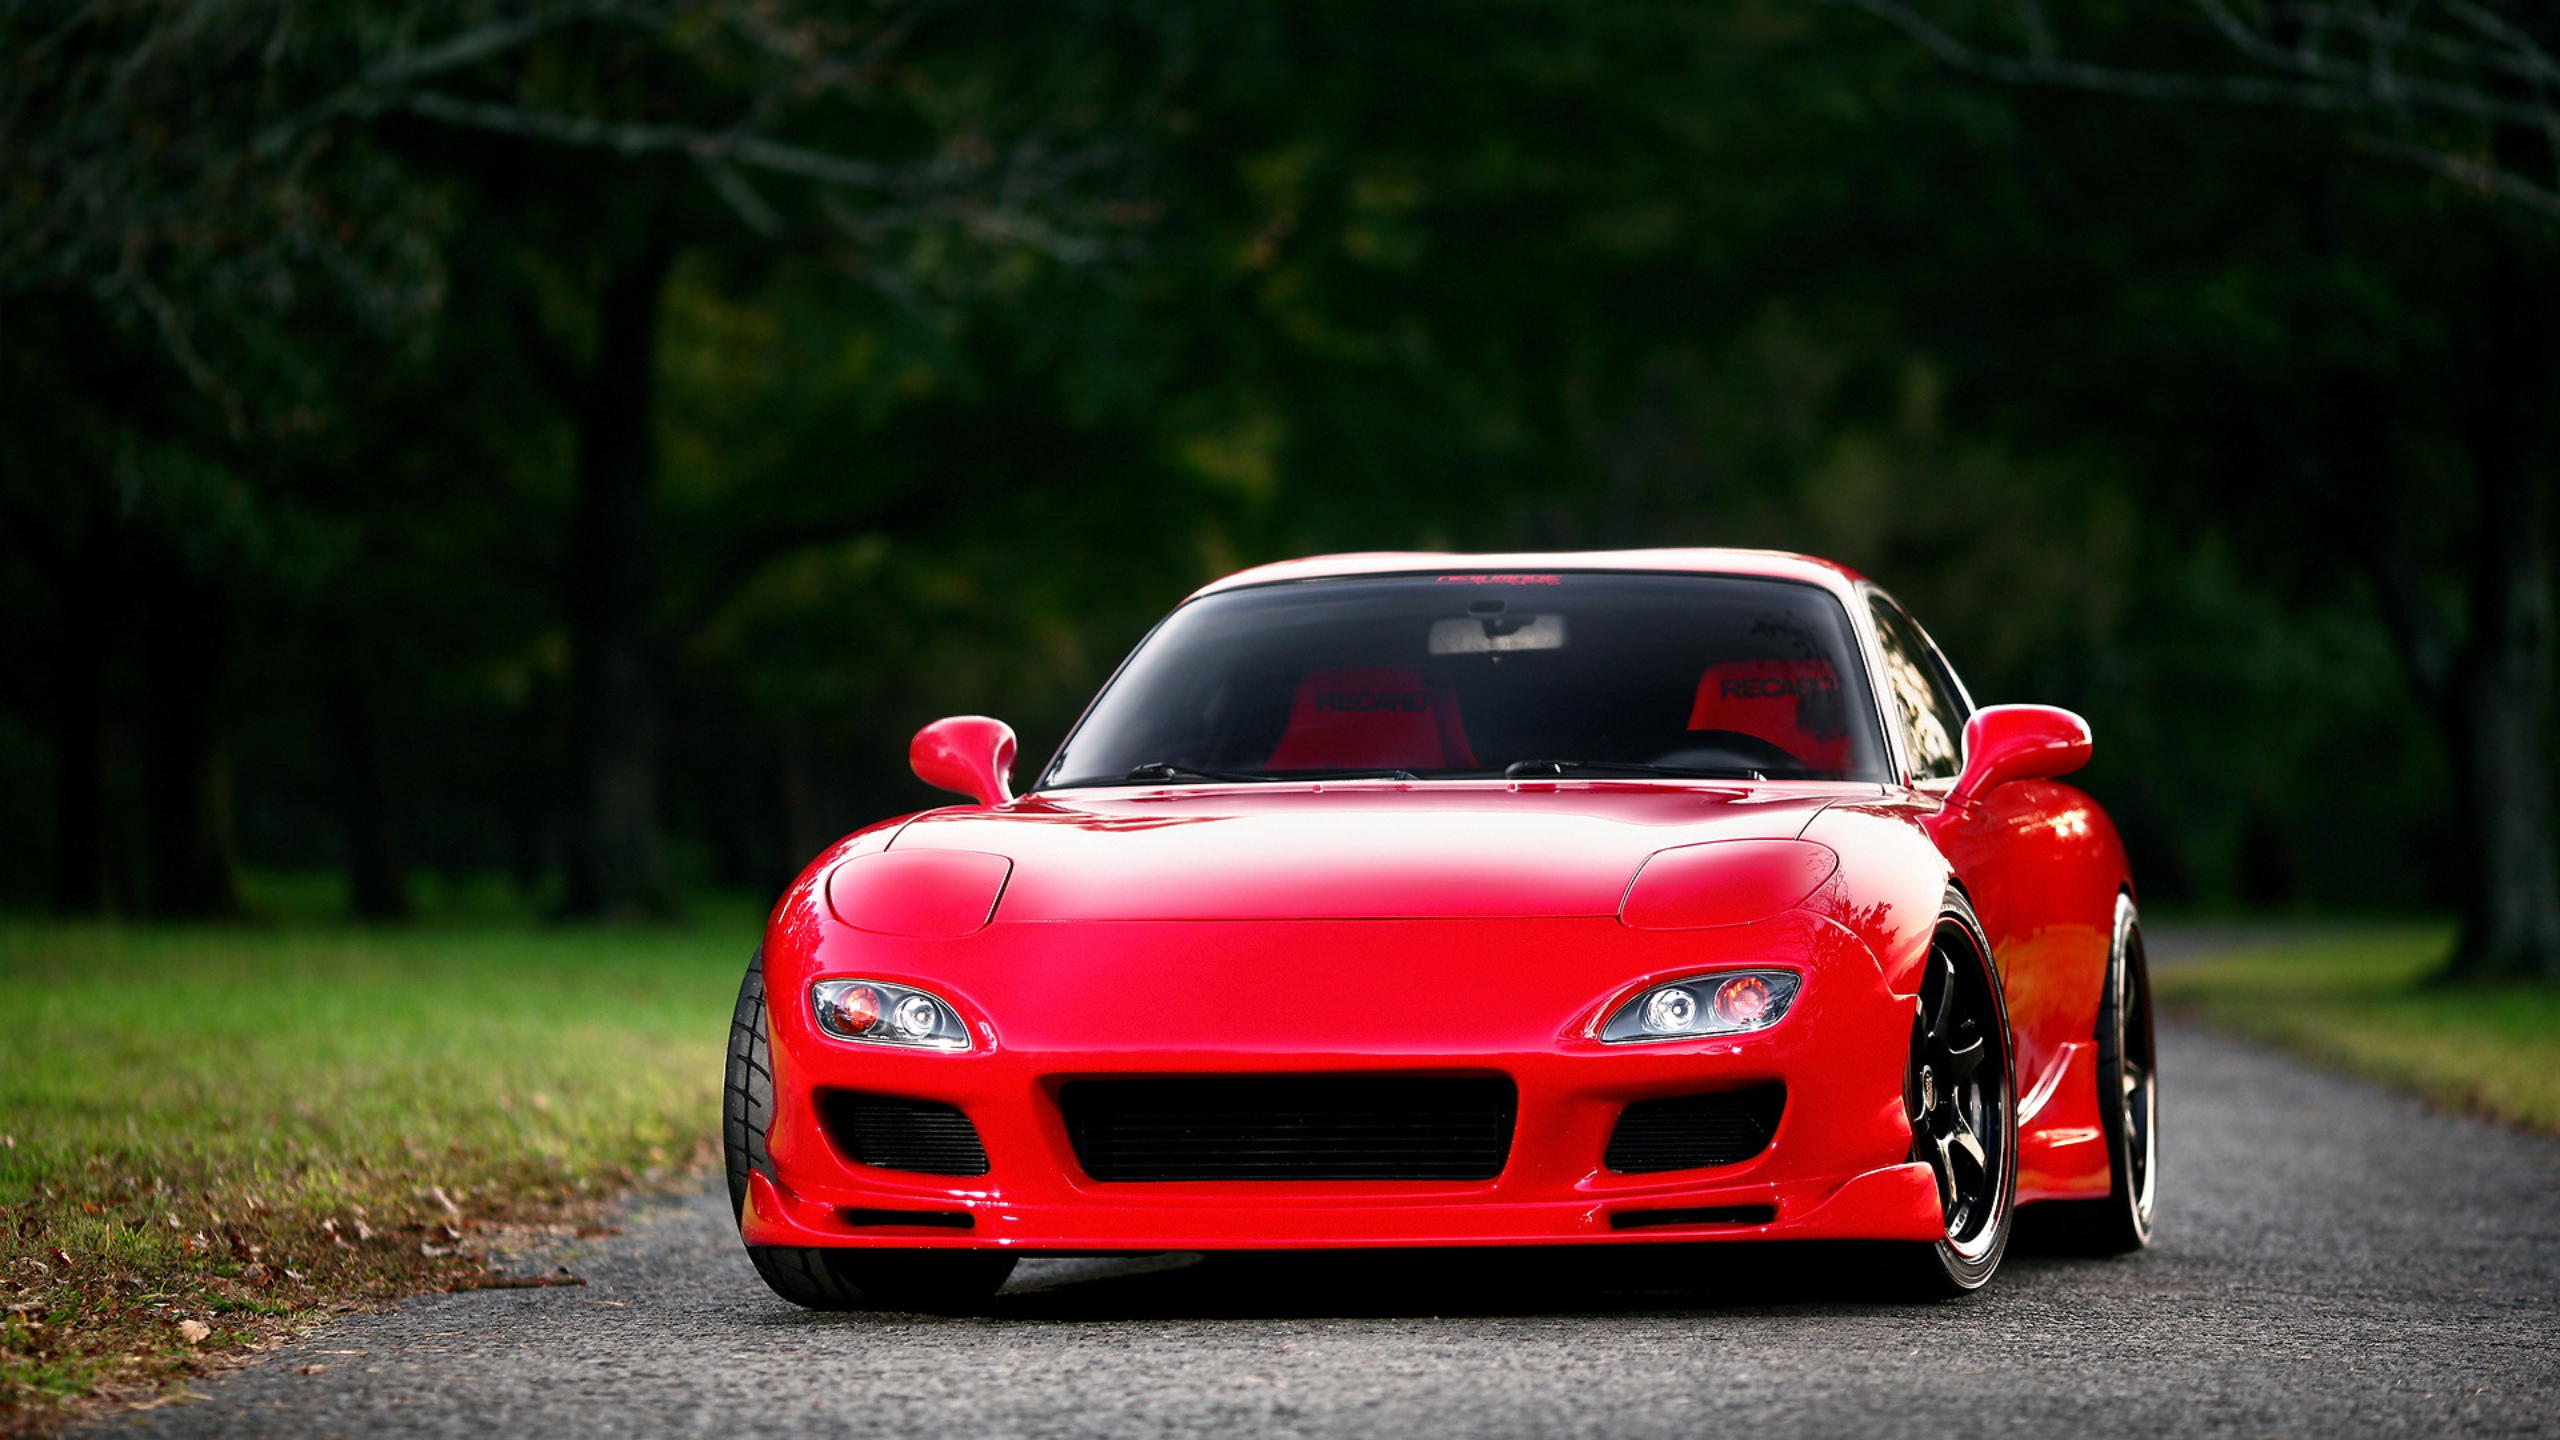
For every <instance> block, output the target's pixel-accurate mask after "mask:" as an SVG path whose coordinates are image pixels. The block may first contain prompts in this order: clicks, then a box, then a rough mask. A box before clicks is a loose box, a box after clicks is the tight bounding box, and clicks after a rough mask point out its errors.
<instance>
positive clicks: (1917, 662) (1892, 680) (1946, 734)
mask: <svg viewBox="0 0 2560 1440" xmlns="http://www.w3.org/2000/svg"><path fill="white" fill-rule="evenodd" d="M1869 603H1870V604H1871V605H1873V606H1874V607H1875V615H1876V638H1877V639H1879V640H1881V641H1882V642H1883V648H1884V670H1885V673H1884V677H1883V678H1884V682H1885V689H1887V690H1888V691H1890V692H1892V694H1893V703H1894V708H1895V710H1896V711H1897V712H1899V713H1900V715H1901V716H1902V730H1903V734H1904V736H1905V737H1906V738H1908V739H1909V741H1910V742H1911V778H1912V779H1914V780H1951V779H1953V778H1955V775H1956V773H1957V772H1958V771H1959V770H1961V769H1963V768H1964V750H1963V743H1964V719H1965V709H1964V703H1963V702H1962V701H1961V700H1959V699H1957V698H1956V695H1955V691H1954V687H1953V685H1951V684H1950V683H1949V681H1948V677H1947V672H1946V665H1945V662H1944V661H1941V660H1940V659H1939V658H1938V654H1937V650H1936V648H1935V647H1933V646H1931V645H1930V643H1929V638H1928V637H1927V636H1925V635H1923V634H1921V633H1920V627H1919V626H1917V625H1915V624H1913V623H1911V617H1910V616H1908V615H1905V614H1903V613H1902V607H1901V606H1899V605H1896V604H1894V603H1893V602H1892V601H1891V600H1888V599H1886V598H1885V597H1884V596H1882V595H1877V596H1874V597H1872V598H1871V599H1870V601H1869Z"/></svg>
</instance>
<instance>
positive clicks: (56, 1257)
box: [44, 1245, 71, 1270]
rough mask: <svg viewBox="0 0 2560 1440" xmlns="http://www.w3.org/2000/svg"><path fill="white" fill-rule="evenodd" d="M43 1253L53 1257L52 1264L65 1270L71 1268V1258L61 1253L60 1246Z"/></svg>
mask: <svg viewBox="0 0 2560 1440" xmlns="http://www.w3.org/2000/svg"><path fill="white" fill-rule="evenodd" d="M44 1253H46V1254H47V1255H50V1256H52V1257H53V1263H54V1264H56V1265H59V1266H61V1267H62V1268H63V1269H65V1270H68V1269H70V1268H71V1257H70V1256H69V1255H68V1254H65V1253H64V1252H63V1249H62V1247H61V1246H59V1245H56V1246H54V1247H53V1248H51V1249H49V1250H47V1251H45V1252H44Z"/></svg>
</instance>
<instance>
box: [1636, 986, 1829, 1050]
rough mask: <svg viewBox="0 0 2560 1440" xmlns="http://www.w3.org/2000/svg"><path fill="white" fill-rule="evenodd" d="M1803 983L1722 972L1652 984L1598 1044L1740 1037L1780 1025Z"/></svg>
mask: <svg viewBox="0 0 2560 1440" xmlns="http://www.w3.org/2000/svg"><path fill="white" fill-rule="evenodd" d="M1802 983H1803V982H1802V980H1801V979H1800V978H1799V977H1797V976H1796V975H1795V974H1794V973H1793V972H1791V971H1786V970H1723V971H1718V972H1717V973H1715V974H1713V975H1692V976H1690V977H1689V978H1687V979H1685V980H1674V981H1672V982H1670V983H1669V984H1667V985H1656V986H1654V987H1653V988H1652V989H1650V990H1647V991H1645V992H1644V993H1643V994H1641V995H1638V996H1637V997H1636V998H1634V999H1633V1000H1630V1001H1628V1002H1627V1003H1626V1004H1624V1005H1621V1006H1619V1007H1618V1009H1617V1013H1615V1014H1613V1015H1611V1016H1610V1017H1609V1020H1608V1023H1607V1024H1604V1025H1602V1026H1601V1027H1600V1040H1601V1043H1603V1044H1606V1045H1624V1044H1628V1043H1630V1042H1633V1041H1638V1040H1694V1039H1696V1038H1698V1037H1700V1036H1702V1035H1740V1034H1745V1033H1747V1032H1749V1031H1753V1030H1766V1029H1768V1028H1769V1027H1770V1026H1772V1025H1775V1024H1777V1023H1778V1020H1779V1017H1781V1016H1783V1015H1785V1014H1786V1013H1787V1006H1788V1005H1790V1004H1792V1003H1794V1001H1795V998H1796V990H1797V988H1798V987H1799V986H1800V985H1801V984H1802Z"/></svg>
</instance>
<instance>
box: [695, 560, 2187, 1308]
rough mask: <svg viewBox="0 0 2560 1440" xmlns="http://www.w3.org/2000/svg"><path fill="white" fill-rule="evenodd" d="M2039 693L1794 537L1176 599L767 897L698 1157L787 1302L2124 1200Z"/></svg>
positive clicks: (2142, 1124) (935, 728)
mask: <svg viewBox="0 0 2560 1440" xmlns="http://www.w3.org/2000/svg"><path fill="white" fill-rule="evenodd" d="M2089 744H2090V742H2089V731H2088V727H2087V725H2086V724H2084V723H2083V722H2082V721H2081V719H2080V718H2079V717H2078V716H2076V715H2073V714H2071V713H2070V712H2068V711H2064V710H2055V709H2048V708H2045V707H2041V706H2028V705H2007V706H1995V707H1992V708H1988V709H1979V710H1978V709H1976V708H1974V706H1973V704H1972V702H1971V700H1970V699H1969V698H1968V697H1967V696H1966V694H1965V689H1964V686H1963V684H1962V683H1961V682H1960V681H1958V680H1957V679H1956V676H1955V672H1954V671H1953V670H1951V669H1949V668H1948V666H1947V663H1946V661H1945V659H1944V658H1943V657H1941V656H1940V655H1939V653H1938V651H1937V648H1936V647H1935V646H1934V645H1932V644H1931V643H1930V641H1929V638H1928V636H1927V635H1926V634H1925V633H1923V632H1922V630H1921V629H1920V627H1919V626H1918V625H1917V624H1915V623H1913V622H1912V620H1911V618H1910V617H1909V616H1908V615H1906V614H1905V613H1903V611H1902V609H1901V607H1900V606H1898V605H1896V604H1895V603H1894V602H1893V600H1892V599H1891V598H1890V597H1888V596H1887V595H1886V594H1885V593H1884V592H1883V591H1881V590H1879V589H1877V588H1876V587H1875V586H1874V585H1873V584H1871V583H1869V582H1868V581H1866V580H1865V579H1863V578H1861V577H1860V576H1858V575H1856V574H1855V573H1853V572H1851V571H1849V570H1846V569H1843V568H1842V567H1840V566H1837V565H1832V564H1828V563H1825V562H1823V561H1819V560H1813V559H1808V558H1804V557H1801V556H1794V555H1782V554H1774V553H1767V552H1756V551H1737V550H1650V551H1624V552H1615V553H1595V554H1570V555H1560V554H1545V555H1475V556H1449V555H1429V554H1378V555H1350V556H1334V557H1328V558H1323V559H1314V560H1299V561H1292V562H1289V563H1286V564H1279V565H1269V566H1264V567H1262V568H1259V569H1254V570H1247V571H1244V572H1243V573H1241V574H1237V575H1231V576H1229V577H1227V578H1226V579H1224V580H1220V581H1218V582H1217V583H1215V584H1213V585H1210V586H1208V587H1207V588H1206V589H1203V590H1201V591H1200V592H1199V593H1198V594H1195V595H1193V596H1192V597H1191V598H1189V599H1188V600H1186V601H1184V602H1183V603H1182V604H1181V605H1180V606H1179V607H1178V608H1176V609H1175V610H1174V611H1173V613H1172V614H1171V615H1169V616H1167V617H1166V618H1165V620H1164V621H1163V622H1162V623H1161V624H1159V625H1158V626H1157V627H1156V628H1155V630H1154V632H1153V633H1151V634H1150V635H1148V636H1147V638H1146V639H1145V641H1143V642H1142V643H1141V644H1140V645H1139V646H1138V648H1137V650H1136V651H1135V652H1134V653H1132V654H1131V655H1130V656H1129V658H1128V660H1127V661H1126V662H1124V663H1123V664H1122V665H1121V667H1120V669H1119V671H1118V673H1117V674H1115V675H1114V676H1113V677H1112V679H1111V681H1110V683H1109V684H1108V685H1106V686H1105V687H1104V688H1103V691H1102V693H1101V695H1100V696H1099V697H1098V698H1096V699H1095V700H1094V702H1093V704H1092V706H1091V707H1090V708H1089V709H1088V710H1087V711H1086V713H1085V715H1084V718H1083V719H1082V720H1081V721H1080V722H1078V724H1077V726H1076V728H1075V730H1074V731H1073V733H1072V734H1070V735H1069V737H1068V738H1067V741H1066V743H1065V745H1064V746H1063V747H1062V748H1061V749H1060V750H1059V752H1058V754H1057V757H1056V758H1055V759H1053V760H1051V761H1050V762H1049V766H1048V768H1047V769H1046V770H1044V771H1042V772H1041V774H1040V777H1039V779H1038V782H1037V783H1036V784H1035V785H1034V786H1033V787H1032V788H1031V789H1030V790H1029V791H1028V792H1027V793H1025V794H1022V795H1020V796H1016V795H1014V794H1012V793H1011V791H1010V788H1009V785H1008V774H1009V772H1010V770H1011V768H1012V765H1013V757H1014V737H1013V732H1012V731H1011V730H1010V729H1008V728H1006V727H1005V726H1004V725H1003V724H1001V723H999V722H997V721H994V720H989V719H985V718H982V717H975V716H971V717H962V718H958V719H951V720H944V721H940V722H938V723H936V724H933V725H930V726H928V727H926V728H925V729H924V730H923V731H922V732H921V733H919V734H918V735H917V736H916V739H915V744H914V746H913V748H912V751H911V758H912V760H913V763H914V765H915V770H916V773H917V774H918V775H919V776H921V777H923V778H924V779H925V780H927V781H929V782H931V783H932V784H934V785H937V786H940V787H942V788H945V789H950V790H956V791H959V792H961V793H963V794H965V795H968V796H969V797H971V801H972V803H970V804H967V805H955V806H951V807H947V808H944V809H939V810H929V811H926V812H923V813H921V814H917V815H911V816H905V817H902V818H899V819H895V820H888V821H883V822H882V823H880V824H878V825H874V826H872V827H870V828H869V829H866V830H863V831H860V832H858V833H856V834H854V835H851V836H848V837H846V838H845V839H844V840H842V841H840V842H838V843H837V844H836V845H835V846H833V847H832V848H830V849H829V850H828V851H827V852H826V853H825V854H823V855H821V856H819V857H818V858H817V860H816V861H814V862H813V863H812V864H811V865H810V866H809V868H808V869H807V870H806V871H805V872H804V873H802V875H801V876H800V878H799V879H798V881H796V882H795V883H794V884H793V885H792V886H791V888H790V890H789V891H788V892H787V893H786V894H784V896H783V897H782V900H781V902H780V903H779V904H778V905H777V906H776V907H775V909H774V911H773V916H772V919H771V920H770V921H769V922H768V924H767V926H766V930H765V940H764V946H763V949H762V950H761V951H760V952H759V956H758V959H757V962H756V963H755V964H752V965H750V966H749V968H748V971H747V976H746V981H745V984H744V986H743V987H742V988H741V989H740V992H739V996H738V1008H737V1015H736V1021H735V1024H734V1026H733V1027H732V1031H731V1042H730V1052H729V1068H728V1087H727V1105H726V1113H725V1117H724V1118H725V1121H726V1140H727V1147H726V1148H727V1158H728V1171H729V1189H730V1196H731V1199H732V1200H733V1201H734V1203H735V1204H736V1207H737V1213H738V1226H739V1231H740V1233H741V1235H742V1236H743V1238H744V1239H745V1242H746V1244H747V1247H748V1253H749V1254H750V1255H752V1256H753V1257H754V1260H755V1264H756V1268H757V1270H758V1271H760V1272H761V1273H762V1274H763V1276H764V1278H765V1279H766V1280H767V1281H768V1282H769V1283H770V1284H771V1285H772V1286H773V1288H774V1289H775V1290H776V1291H777V1292H779V1293H780V1294H781V1295H782V1296H784V1297H785V1298H787V1299H789V1300H792V1301H795V1302H797V1303H799V1304H802V1305H809V1306H824V1307H839V1306H851V1305H859V1304H865V1303H874V1304H882V1305H891V1306H899V1307H915V1308H931V1307H948V1306H954V1305H966V1304H968V1303H970V1302H971V1301H973V1300H976V1299H979V1298H982V1297H984V1296H985V1295H987V1294H989V1293H992V1291H993V1290H994V1289H995V1287H996V1286H997V1285H999V1284H1001V1283H1002V1281H1003V1280H1004V1278H1005V1276H1006V1274H1007V1273H1008V1272H1009V1271H1010V1270H1011V1269H1012V1267H1013V1264H1014V1262H1015V1259H1016V1257H1018V1256H1021V1255H1026V1254H1029V1255H1044V1254H1045V1255H1057V1254H1086V1255H1090V1254H1094V1253H1097V1252H1100V1253H1111V1252H1145V1251H1167V1250H1194V1251H1197V1250H1218V1249H1247V1248H1251V1249H1277V1248H1314V1247H1350V1246H1395V1247H1408V1246H1452V1245H1459V1246H1493V1245H1581V1244H1587V1245H1630V1244H1651V1243H1660V1242H1666V1241H1676V1242H1699V1241H1713V1240H1727V1239H1733V1240H1745V1239H1748V1240H1782V1239H1784V1240H1792V1239H1824V1240H1857V1241H1870V1242H1884V1244H1883V1246H1882V1249H1883V1253H1884V1254H1885V1255H1886V1256H1888V1257H1890V1258H1891V1259H1892V1260H1893V1261H1894V1262H1895V1263H1896V1264H1898V1265H1900V1266H1901V1267H1902V1270H1903V1273H1904V1275H1905V1277H1906V1279H1907V1280H1909V1281H1912V1282H1915V1283H1917V1284H1918V1285H1919V1286H1921V1287H1922V1288H1924V1289H1928V1290H1933V1291H1936V1292H1938V1293H1945V1294H1953V1293H1961V1292H1963V1291H1967V1290H1971V1289H1974V1288H1976V1287H1978V1286H1980V1285H1981V1284H1983V1282H1985V1281H1987V1280H1988V1279H1990V1278H1991V1275H1992V1272H1993V1271H1994V1270H1995V1269H1996V1268H1997V1267H1998V1266H1999V1264H2000V1258H2001V1254H2002V1252H2003V1250H2004V1249H2005V1248H2006V1246H2007V1244H2008V1241H2009V1237H2010V1233H2011V1229H2012V1222H2013V1217H2014V1216H2015V1214H2016V1211H2017V1207H2018V1206H2020V1205H2042V1206H2052V1207H2056V1218H2057V1219H2058V1220H2059V1221H2061V1223H2060V1224H2058V1225H2057V1226H2056V1227H2055V1228H2056V1229H2057V1231H2059V1232H2061V1233H2066V1234H2071V1235H2075V1236H2077V1237H2078V1239H2079V1241H2080V1243H2082V1244H2084V1245H2086V1246H2087V1247H2089V1248H2092V1249H2096V1250H2101V1251H2121V1250H2129V1249H2132V1248H2135V1247H2138V1246H2141V1245H2143V1244H2144V1243H2146V1241H2147V1239H2148V1237H2149V1231H2150V1224H2151V1209H2152V1190H2153V1178H2152V1173H2153V1163H2152V1159H2153V1152H2154V1145H2155V1115H2156V1110H2155V1104H2154V1085H2153V1073H2154V1071H2153V1052H2152V1030H2151V1011H2150V995H2149V989H2148V985H2147V983H2146V979H2145V973H2144V967H2143V957H2142V942H2141V939H2140V934H2139V931H2138V930H2137V929H2136V926H2135V921H2134V905H2133V886H2132V882H2131V880H2130V878H2129V877H2128V875H2127V873H2126V868H2125V858H2124V851H2123V848H2122V847H2121V846H2120V845H2119V844H2118V842H2117V839H2116V834H2115V831H2114V828H2113V827H2112V826H2111V825H2110V824H2109V823H2108V820H2107V817H2106V816H2105V814H2104V813H2102V812H2101V811H2100V810H2099V809H2098V807H2097V806H2096V805H2095V804H2094V803H2092V802H2091V801H2090V799H2089V798H2088V797H2087V796H2086V795H2083V794H2081V793H2080V792H2079V791H2077V790H2074V789H2071V788H2069V787H2068V786H2064V785H2061V784H2057V783H2055V782H2054V779H2053V777H2055V776H2057V775H2062V774H2067V773H2069V772H2070V771H2073V770H2075V769H2077V768H2079V767H2080V766H2081V765H2082V764H2083V763H2085V762H2086V760H2087V758H2088V755H2089Z"/></svg>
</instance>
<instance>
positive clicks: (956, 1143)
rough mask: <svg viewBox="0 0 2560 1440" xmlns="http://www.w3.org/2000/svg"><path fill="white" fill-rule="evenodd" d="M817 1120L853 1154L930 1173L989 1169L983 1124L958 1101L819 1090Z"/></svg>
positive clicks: (970, 1172) (861, 1159) (862, 1160)
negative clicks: (949, 1102) (982, 1142)
mask: <svg viewBox="0 0 2560 1440" xmlns="http://www.w3.org/2000/svg"><path fill="white" fill-rule="evenodd" d="M818 1120H819V1123H821V1124H823V1125H825V1126H826V1129H827V1138H828V1139H830V1140H833V1141H834V1142H835V1144H836V1148H837V1149H838V1150H841V1151H843V1152H844V1153H845V1156H846V1157H847V1158H848V1159H852V1160H855V1161H858V1162H860V1163H862V1164H864V1165H877V1166H879V1167H880V1168H881V1169H883V1170H913V1171H916V1172H918V1173H920V1174H925V1175H984V1174H986V1173H987V1152H986V1150H985V1148H984V1147H982V1146H980V1145H979V1144H978V1129H977V1127H976V1126H974V1125H971V1124H970V1123H969V1117H968V1116H966V1115H963V1114H961V1113H960V1112H959V1110H958V1109H957V1108H955V1107H953V1106H949V1105H944V1104H941V1103H940V1102H938V1101H933V1100H900V1099H896V1098H894V1097H892V1096H888V1095H865V1094H863V1093H861V1092H860V1091H857V1090H821V1091H819V1092H818Z"/></svg>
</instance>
